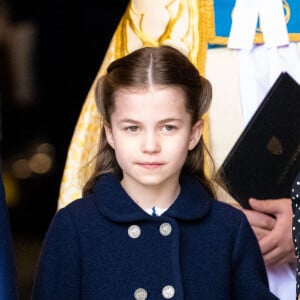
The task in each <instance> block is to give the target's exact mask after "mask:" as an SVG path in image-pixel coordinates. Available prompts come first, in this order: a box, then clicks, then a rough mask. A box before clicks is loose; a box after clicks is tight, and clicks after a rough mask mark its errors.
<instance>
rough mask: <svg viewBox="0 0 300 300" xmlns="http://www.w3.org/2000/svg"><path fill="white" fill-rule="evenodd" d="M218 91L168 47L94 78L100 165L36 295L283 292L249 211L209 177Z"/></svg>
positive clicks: (60, 230) (59, 232)
mask: <svg viewBox="0 0 300 300" xmlns="http://www.w3.org/2000/svg"><path fill="white" fill-rule="evenodd" d="M211 97H212V91H211V85H210V83H209V81H207V80H206V79H205V78H203V77H202V76H200V74H199V72H198V70H197V69H196V68H195V67H194V65H193V64H192V63H191V62H190V61H189V60H188V58H187V57H186V56H185V55H184V54H182V53H181V52H179V51H178V50H176V49H174V48H172V47H169V46H160V47H144V48H141V49H138V50H136V51H134V52H132V53H131V54H129V55H127V56H124V57H123V58H120V59H118V60H116V61H114V62H112V63H111V64H110V66H109V67H108V69H107V73H106V75H104V76H103V77H101V78H100V79H99V80H98V82H97V87H96V102H97V107H98V109H99V111H100V113H101V116H102V118H103V126H102V127H101V139H100V140H101V143H100V148H99V153H98V155H97V158H96V159H97V162H96V167H95V171H94V174H93V175H92V176H91V178H90V179H89V180H88V182H87V184H86V185H85V187H84V190H83V198H81V199H78V200H76V201H74V202H72V203H71V204H69V205H67V206H66V207H65V208H62V209H60V210H59V211H58V212H57V213H56V215H55V216H54V218H53V220H52V222H51V224H50V227H49V229H48V232H47V234H46V237H45V241H44V245H43V248H42V252H41V255H40V258H39V264H38V268H37V273H36V278H35V283H34V287H33V296H32V299H33V300H39V299H43V300H49V299H72V300H75V299H86V300H87V299H88V300H92V299H122V300H123V299H137V300H139V299H140V300H141V299H155V300H158V299H189V300H192V299H200V298H201V299H207V300H211V299H214V300H216V299H222V300H226V299H228V300H229V299H230V300H234V299H239V300H240V299H244V300H247V299H255V300H259V299H264V300H266V299H278V298H276V297H275V296H274V295H273V294H272V293H271V292H270V291H269V288H268V282H267V277H266V271H265V267H264V262H263V258H262V255H261V252H260V249H259V246H258V242H257V239H256V237H255V235H254V232H253V231H252V229H251V227H250V225H249V223H248V221H247V219H246V217H245V216H244V214H243V213H242V212H241V211H240V210H238V209H236V208H234V207H232V206H229V205H228V204H225V203H221V202H219V201H217V200H215V199H214V195H215V194H214V190H213V185H212V183H211V182H210V181H209V180H208V179H207V178H206V176H205V172H204V149H205V147H204V144H203V139H202V138H201V135H202V131H203V126H204V124H203V120H202V119H201V118H202V117H203V115H204V114H205V113H206V112H207V110H208V108H209V105H210V101H211ZM99 126H100V125H99Z"/></svg>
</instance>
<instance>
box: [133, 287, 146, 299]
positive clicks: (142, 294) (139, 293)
mask: <svg viewBox="0 0 300 300" xmlns="http://www.w3.org/2000/svg"><path fill="white" fill-rule="evenodd" d="M147 296H148V293H147V291H146V290H145V289H142V288H139V289H136V290H135V292H134V298H135V299H136V300H145V299H147Z"/></svg>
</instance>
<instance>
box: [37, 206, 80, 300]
mask: <svg viewBox="0 0 300 300" xmlns="http://www.w3.org/2000/svg"><path fill="white" fill-rule="evenodd" d="M42 299H43V300H52V299H53V300H55V299H72V300H77V299H80V252H79V238H78V234H77V232H76V227H75V224H74V222H73V221H72V219H71V215H70V214H69V213H68V211H67V210H65V209H62V210H60V211H59V212H57V214H56V216H55V217H54V218H53V220H52V222H51V224H50V226H49V229H48V232H47V234H46V237H45V241H44V244H43V247H42V250H41V254H40V257H39V262H38V266H37V272H36V276H35V282H34V285H33V293H32V300H42Z"/></svg>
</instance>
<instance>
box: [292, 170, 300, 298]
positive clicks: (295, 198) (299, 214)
mask: <svg viewBox="0 0 300 300" xmlns="http://www.w3.org/2000/svg"><path fill="white" fill-rule="evenodd" d="M291 199H292V209H293V230H292V235H293V240H294V245H295V255H296V257H297V272H296V279H297V284H296V294H297V300H300V171H299V172H298V174H297V175H296V177H295V179H294V182H293V184H292V188H291Z"/></svg>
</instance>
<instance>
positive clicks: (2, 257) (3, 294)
mask: <svg viewBox="0 0 300 300" xmlns="http://www.w3.org/2000/svg"><path fill="white" fill-rule="evenodd" d="M0 299H1V300H2V299H3V300H15V299H18V292H17V277H16V265H15V257H14V251H13V243H12V236H11V227H10V221H9V215H8V211H7V207H6V202H5V191H4V186H3V182H2V177H1V176H0Z"/></svg>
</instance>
